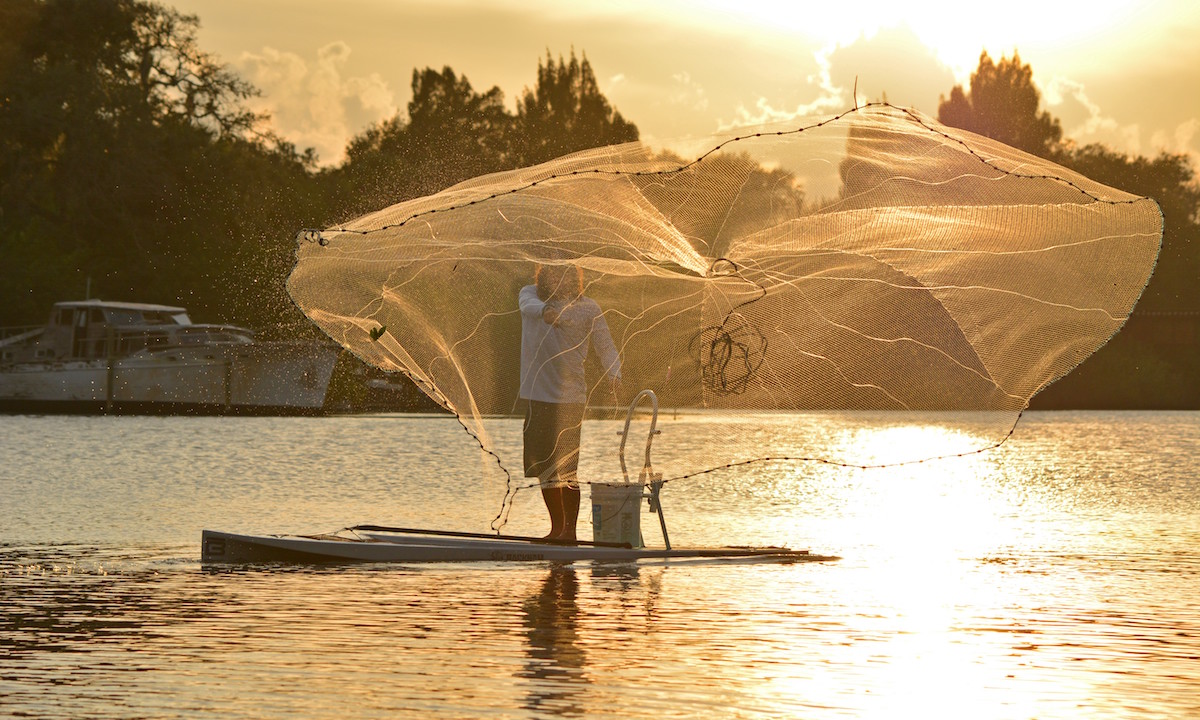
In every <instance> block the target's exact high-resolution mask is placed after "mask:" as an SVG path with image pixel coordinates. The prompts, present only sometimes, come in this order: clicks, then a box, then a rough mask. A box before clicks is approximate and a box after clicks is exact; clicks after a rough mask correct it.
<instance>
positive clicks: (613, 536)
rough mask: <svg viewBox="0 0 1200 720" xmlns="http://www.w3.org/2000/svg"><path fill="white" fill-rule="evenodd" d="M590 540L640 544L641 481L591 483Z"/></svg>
mask: <svg viewBox="0 0 1200 720" xmlns="http://www.w3.org/2000/svg"><path fill="white" fill-rule="evenodd" d="M591 488H592V541H593V542H606V543H628V544H629V545H631V546H633V547H642V523H641V519H642V490H643V489H644V488H643V487H642V485H641V484H640V483H639V484H636V485H600V484H596V485H592V486H591Z"/></svg>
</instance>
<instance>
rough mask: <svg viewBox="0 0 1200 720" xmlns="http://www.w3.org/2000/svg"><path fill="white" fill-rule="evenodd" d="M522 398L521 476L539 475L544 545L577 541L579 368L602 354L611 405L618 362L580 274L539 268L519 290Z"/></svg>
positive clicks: (573, 269) (582, 401) (582, 391)
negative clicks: (546, 529) (545, 519)
mask: <svg viewBox="0 0 1200 720" xmlns="http://www.w3.org/2000/svg"><path fill="white" fill-rule="evenodd" d="M518 304H519V306H520V309H521V392H520V396H521V399H522V400H524V401H526V402H525V405H526V411H525V431H524V443H525V453H524V454H525V477H536V478H538V481H539V483H540V484H541V488H542V499H543V500H545V502H546V510H547V511H549V513H550V534H548V535H547V536H546V539H548V540H563V541H568V542H574V541H575V524H576V522H577V521H578V519H579V500H580V492H579V482H578V480H577V477H576V471H577V469H578V467H579V436H580V429H581V427H582V425H583V411H584V406H585V405H586V404H587V390H588V388H587V382H586V380H585V378H584V363H585V361H586V360H587V355H588V350H589V348H592V347H594V348H595V349H596V353H597V354H598V355H599V356H600V362H601V364H602V365H603V367H604V372H605V374H606V375H607V377H608V380H609V382H610V383H611V387H612V392H613V397H614V401H615V400H616V398H617V396H618V394H619V390H620V382H621V360H620V357H619V355H618V354H617V348H616V346H615V345H614V344H613V340H612V335H611V334H610V333H609V331H608V323H606V322H605V321H604V316H603V315H602V314H601V312H600V306H599V305H597V304H596V302H595V301H594V300H592V299H591V298H587V297H584V295H583V270H582V268H579V267H578V266H572V265H542V266H539V267H538V269H537V271H536V273H535V275H534V284H533V285H526V286H525V287H523V288H521V292H520V295H519V298H518Z"/></svg>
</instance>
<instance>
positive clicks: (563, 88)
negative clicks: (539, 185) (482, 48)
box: [517, 50, 638, 165]
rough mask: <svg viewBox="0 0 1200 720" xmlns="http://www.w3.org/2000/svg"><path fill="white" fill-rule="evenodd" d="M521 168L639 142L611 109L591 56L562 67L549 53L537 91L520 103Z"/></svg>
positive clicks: (540, 71) (629, 125) (632, 127)
mask: <svg viewBox="0 0 1200 720" xmlns="http://www.w3.org/2000/svg"><path fill="white" fill-rule="evenodd" d="M517 132H518V137H517V142H518V146H519V148H520V164H521V165H534V164H537V163H540V162H545V161H547V160H552V159H554V158H556V157H560V156H562V155H567V154H569V153H572V152H577V151H579V150H586V149H588V148H594V147H601V146H603V145H614V144H616V143H622V142H630V141H633V140H637V139H638V129H637V126H635V125H634V124H633V123H630V122H627V121H626V120H625V118H624V117H622V116H621V113H619V112H617V111H616V110H614V109H613V108H612V106H610V105H609V104H608V99H607V98H605V97H604V94H603V93H601V92H600V86H599V84H598V83H597V82H596V75H595V73H594V72H593V71H592V65H591V63H589V62H588V59H587V55H584V56H583V59H582V60H577V59H576V58H575V51H574V50H572V51H571V59H570V61H569V62H567V61H564V60H563V58H562V57H561V56H560V57H559V58H558V62H557V63H555V62H554V59H553V58H552V57H551V56H550V52H549V51H546V62H545V64H544V65H543V64H542V63H541V62H540V61H539V62H538V81H537V86H536V87H535V88H534V89H532V90H530V89H528V88H526V90H525V92H524V93H523V94H522V96H521V97H520V98H518V100H517Z"/></svg>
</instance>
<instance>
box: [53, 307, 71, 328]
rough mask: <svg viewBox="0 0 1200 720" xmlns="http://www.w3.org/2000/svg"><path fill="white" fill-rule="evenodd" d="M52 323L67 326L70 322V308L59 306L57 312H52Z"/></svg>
mask: <svg viewBox="0 0 1200 720" xmlns="http://www.w3.org/2000/svg"><path fill="white" fill-rule="evenodd" d="M54 324H55V325H67V326H69V325H70V324H71V309H70V308H59V309H58V312H56V313H54Z"/></svg>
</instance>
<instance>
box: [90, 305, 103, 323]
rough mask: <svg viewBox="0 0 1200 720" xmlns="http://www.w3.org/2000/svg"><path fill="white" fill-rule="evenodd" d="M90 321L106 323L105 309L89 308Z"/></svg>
mask: <svg viewBox="0 0 1200 720" xmlns="http://www.w3.org/2000/svg"><path fill="white" fill-rule="evenodd" d="M88 322H89V323H95V324H97V325H100V324H103V323H104V311H103V310H101V309H100V308H89V309H88Z"/></svg>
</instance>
